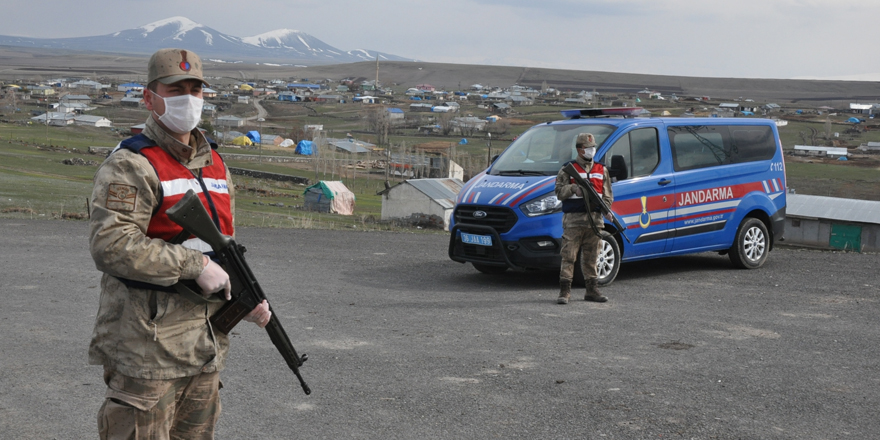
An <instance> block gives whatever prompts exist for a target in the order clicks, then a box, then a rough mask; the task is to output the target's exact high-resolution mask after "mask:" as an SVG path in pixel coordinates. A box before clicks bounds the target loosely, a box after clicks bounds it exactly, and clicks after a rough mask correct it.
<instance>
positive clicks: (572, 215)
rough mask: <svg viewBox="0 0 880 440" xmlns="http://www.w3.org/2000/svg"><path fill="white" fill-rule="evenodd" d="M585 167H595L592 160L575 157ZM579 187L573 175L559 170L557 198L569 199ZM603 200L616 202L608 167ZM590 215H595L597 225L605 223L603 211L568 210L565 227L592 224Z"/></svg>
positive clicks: (594, 219)
mask: <svg viewBox="0 0 880 440" xmlns="http://www.w3.org/2000/svg"><path fill="white" fill-rule="evenodd" d="M575 160H576V161H577V163H578V165H580V166H581V167H582V168H583V169H585V170H589V169H590V168H592V167H593V161H592V160H584V159H583V158H581V157H580V156H578V157H577V159H575ZM576 187H577V185H575V184H574V183H571V177H569V175H568V174H566V173H565V171H562V170H561V169H560V170H559V173H558V174H556V186H555V188H554V190H555V192H556V198H557V199H559V200H560V201H562V200H567V199H568V198H569V197H571V196H572V195H574V190H575V188H576ZM602 201H604V202H605V204H606V205H608V206H611V203H612V202H614V194H613V193H612V192H611V177H609V176H608V168H607V167H606V168H605V172H604V177H603V185H602ZM588 215H592V216H593V221H594V222H595V223H596V225H597V226H600V229H601V225H602V224H603V223H604V220H603V219H602V213H599V212H593V213H586V212H567V213H565V214H563V216H562V217H563V218H562V221H563V227H573V226H583V227H588V226H590V220H589V219H588V218H587V216H588Z"/></svg>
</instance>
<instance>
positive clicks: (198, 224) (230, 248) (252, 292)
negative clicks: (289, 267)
mask: <svg viewBox="0 0 880 440" xmlns="http://www.w3.org/2000/svg"><path fill="white" fill-rule="evenodd" d="M166 214H167V215H168V218H170V219H171V221H173V222H175V223H177V224H178V225H180V226H182V227H183V229H184V230H186V231H187V232H189V233H191V234H193V235H195V236H196V237H198V238H200V239H201V240H203V241H204V242H206V243H208V244H209V245H210V246H211V249H213V250H214V253H215V254H216V256H217V258H218V259H219V260H220V265H221V266H223V269H224V270H226V273H228V274H229V282H230V284H231V285H232V300H231V301H228V302H227V303H226V304H224V305H223V307H221V308H220V310H218V311H217V313H215V314H214V315H213V316H211V325H212V326H213V327H214V328H215V329H217V330H218V331H220V332H222V333H224V334H228V333H229V332H230V331H231V330H232V328H233V327H235V326H236V324H238V323H239V322H240V321H241V320H242V319H244V317H245V316H247V314H248V313H250V312H251V311H252V310H253V309H254V307H256V306H257V305H258V304H260V303H261V302H263V300H264V299H266V295H265V294H264V293H263V289H262V288H261V287H260V283H259V282H258V281H257V279H256V277H254V274H253V273H252V272H251V269H250V267H249V266H248V264H247V262H246V261H245V259H244V252H245V251H246V249H245V248H244V246H241V245H239V244H237V243H236V242H235V240H234V239H232V237H229V236H226V235H223V233H222V232H220V230H219V229H218V228H217V226H216V225H215V224H214V222H213V220H211V216H210V214H208V211H207V210H206V209H205V206H204V205H203V204H202V201H201V199H199V197H198V196H197V195H195V193H194V192H193V191H192V190H189V191H187V193H186V195H184V196H183V198H182V199H181V200H180V201H179V202H177V203H176V204H175V205H174V206H172V207H171V208H169V209H168V210H167V211H166ZM269 310H270V311H271V312H272V317H271V318H270V320H269V324H268V325H266V332H267V333H268V334H269V339H271V340H272V344H273V345H274V346H275V348H276V349H277V350H278V352H279V353H281V356H282V357H283V358H284V360H285V362H287V366H288V367H290V369H291V370H292V371H293V373H294V374H295V375H296V377H297V379H299V383H300V385H301V386H302V389H303V391H304V392H305V393H306V394H311V392H312V390H311V389H310V388H309V386H308V385H306V382H305V380H303V377H302V375H301V374H300V372H299V367H301V366H302V364H303V362H305V361H306V360H308V355H306V354H303V355H302V356H299V355H298V354H297V353H296V349H294V348H293V344H292V343H291V342H290V338H288V337H287V332H285V331H284V328H283V327H282V326H281V322H280V321H279V320H278V315H277V314H276V313H275V312H274V310H272V306H271V305H270V306H269Z"/></svg>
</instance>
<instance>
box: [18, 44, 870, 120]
mask: <svg viewBox="0 0 880 440" xmlns="http://www.w3.org/2000/svg"><path fill="white" fill-rule="evenodd" d="M204 61H205V74H206V75H209V76H222V77H227V78H235V79H274V78H279V79H283V80H299V79H303V78H308V79H309V80H316V79H334V80H338V79H342V78H363V79H369V80H372V79H375V78H376V64H375V63H373V62H360V63H349V64H333V65H323V66H310V67H280V66H271V65H253V64H241V63H238V64H234V63H219V62H211V61H208V60H204ZM0 66H4V68H3V69H2V70H0V81H6V82H10V81H16V80H20V79H28V78H34V77H43V78H50V77H54V76H89V77H92V76H98V77H105V78H109V79H111V80H123V81H127V80H138V79H140V80H141V81H143V80H144V79H145V77H146V57H138V56H132V55H123V54H120V55H118V56H114V55H107V54H103V53H87V52H75V51H62V50H42V49H26V48H18V47H8V46H0ZM756 75H759V73H756ZM379 80H380V82H382V83H384V84H389V83H396V84H398V85H405V86H412V85H416V84H422V83H428V84H432V85H434V86H436V87H438V88H444V89H446V90H458V89H459V88H463V89H465V88H468V87H469V86H470V85H472V84H482V85H484V86H486V85H489V86H500V87H507V86H510V85H512V84H520V85H525V86H531V87H534V88H540V87H541V86H542V84H544V83H545V82H546V84H547V86H548V87H554V88H558V89H562V90H575V91H580V90H586V91H593V90H596V91H597V92H599V93H621V92H625V93H632V92H636V91H639V90H643V89H646V88H647V89H651V90H655V91H658V92H661V93H663V94H666V95H668V94H672V93H675V94H676V95H678V96H680V97H686V96H697V97H699V96H709V97H712V98H713V100H715V99H728V100H732V99H737V98H740V97H741V98H743V99H754V100H755V101H756V102H759V103H760V102H776V103H778V104H790V103H800V104H801V105H803V106H805V107H813V106H822V105H830V106H833V107H837V108H842V107H847V106H848V105H849V103H850V102H863V103H867V102H877V101H880V82H868V81H817V80H783V79H749V78H702V77H687V76H665V75H645V74H632V73H615V72H595V71H577V70H560V69H544V68H523V67H509V66H478V65H467V64H439V63H425V62H401V61H394V62H391V61H389V62H382V63H380V65H379Z"/></svg>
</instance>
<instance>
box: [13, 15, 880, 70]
mask: <svg viewBox="0 0 880 440" xmlns="http://www.w3.org/2000/svg"><path fill="white" fill-rule="evenodd" d="M173 16H183V17H186V18H189V19H190V20H192V21H195V22H197V23H200V24H202V25H205V26H207V27H210V28H213V29H215V30H217V31H219V32H223V33H226V34H230V35H234V36H238V37H249V36H254V35H257V34H262V33H265V32H269V31H272V30H276V29H294V30H299V31H303V32H306V33H308V34H311V35H313V36H314V37H316V38H318V39H319V40H322V41H324V42H325V43H328V44H330V45H332V46H334V47H336V48H338V49H342V50H353V49H370V50H378V51H382V52H386V53H390V54H394V55H399V56H403V57H408V58H415V59H419V60H422V61H427V62H441V63H459V64H484V65H506V66H522V67H547V68H559V69H575V70H597V71H607V72H627V73H646V74H657V75H685V76H711V77H736V78H820V79H858V80H873V81H876V80H880V56H878V55H877V53H876V52H875V51H876V47H877V45H876V43H875V42H874V41H873V39H875V38H877V36H876V32H875V29H876V23H877V19H878V17H880V1H875V0H443V1H431V0H369V1H353V0H248V1H246V2H222V1H221V2H218V1H216V0H186V1H180V0H86V1H85V2H83V3H82V4H77V3H74V2H70V1H66V0H41V1H40V2H38V3H29V2H12V4H5V5H4V6H3V13H2V14H0V35H17V36H28V37H43V38H62V37H84V36H94V35H105V34H110V33H113V32H117V31H121V30H126V29H132V28H137V27H140V26H143V25H146V24H149V23H152V22H154V21H158V20H162V19H165V18H169V17H173Z"/></svg>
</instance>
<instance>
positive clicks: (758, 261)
mask: <svg viewBox="0 0 880 440" xmlns="http://www.w3.org/2000/svg"><path fill="white" fill-rule="evenodd" d="M769 237H770V236H769V234H767V226H765V225H764V222H762V221H761V220H758V219H756V218H754V217H746V218H745V219H743V221H742V223H740V225H739V229H738V230H737V231H736V240H735V241H734V242H733V246H731V247H730V252H728V254H727V255H728V257H730V262H731V263H733V265H734V266H735V267H738V268H740V269H757V268H759V267H761V266H763V265H764V261H767V252H768V251H769V250H770V246H769V243H768V239H769Z"/></svg>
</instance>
